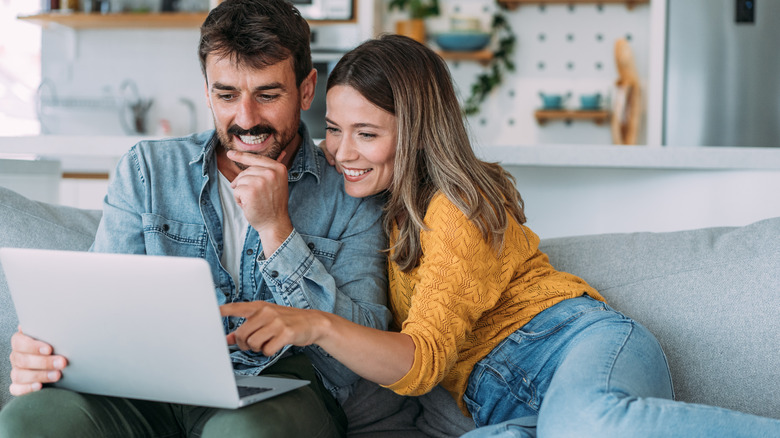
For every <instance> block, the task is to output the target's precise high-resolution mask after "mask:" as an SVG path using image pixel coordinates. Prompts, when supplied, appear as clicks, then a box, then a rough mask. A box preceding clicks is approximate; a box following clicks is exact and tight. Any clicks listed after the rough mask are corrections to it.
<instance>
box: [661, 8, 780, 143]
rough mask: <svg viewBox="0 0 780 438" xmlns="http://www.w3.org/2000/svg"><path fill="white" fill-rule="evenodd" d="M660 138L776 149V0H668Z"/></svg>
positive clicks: (779, 50) (779, 130) (779, 35)
mask: <svg viewBox="0 0 780 438" xmlns="http://www.w3.org/2000/svg"><path fill="white" fill-rule="evenodd" d="M666 29H667V35H666V64H665V70H666V71H665V84H666V85H665V90H664V104H663V105H664V113H663V137H664V139H663V143H664V144H665V145H667V146H754V147H778V146H780V0H667V27H666Z"/></svg>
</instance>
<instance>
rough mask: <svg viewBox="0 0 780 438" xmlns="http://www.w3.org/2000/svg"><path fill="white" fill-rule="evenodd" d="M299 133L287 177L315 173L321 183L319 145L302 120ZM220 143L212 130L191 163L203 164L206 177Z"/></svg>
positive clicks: (296, 177)
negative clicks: (298, 140) (298, 145)
mask: <svg viewBox="0 0 780 438" xmlns="http://www.w3.org/2000/svg"><path fill="white" fill-rule="evenodd" d="M298 134H300V136H301V146H300V147H299V148H298V152H297V153H296V154H295V159H294V160H293V162H292V163H291V164H290V168H289V170H288V172H287V178H288V181H289V182H293V181H299V180H300V179H301V178H302V177H303V174H304V173H310V174H312V175H314V177H315V178H316V179H317V183H318V184H319V182H320V180H321V175H322V169H321V168H320V164H319V161H318V160H317V149H316V148H317V146H315V145H314V141H313V140H312V139H311V135H309V128H308V127H306V124H305V123H304V122H303V121H301V122H300V125H299V126H298ZM218 145H219V138H218V137H217V132H216V130H212V131H211V138H210V139H209V140H208V141H207V142H206V144H205V145H204V146H203V149H202V150H201V151H200V152H199V153H198V154H197V155H195V156H194V157H193V158H192V161H190V165H191V166H192V165H196V164H199V163H200V164H201V166H202V175H203V176H204V177H205V176H207V175H208V174H209V168H210V167H211V165H212V164H211V163H212V162H216V154H215V152H216V150H217V146H218Z"/></svg>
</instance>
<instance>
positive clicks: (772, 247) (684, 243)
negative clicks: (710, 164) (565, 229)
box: [542, 218, 780, 418]
mask: <svg viewBox="0 0 780 438" xmlns="http://www.w3.org/2000/svg"><path fill="white" fill-rule="evenodd" d="M778 237H780V218H774V219H767V220H764V221H760V222H757V223H754V224H751V225H748V226H744V227H725V228H710V229H700V230H691V231H681V232H673V233H631V234H612V235H598V236H580V237H569V238H556V239H549V240H546V241H544V242H543V245H542V250H543V251H545V252H546V253H547V254H548V255H549V256H550V260H551V262H552V264H553V265H554V266H555V267H556V268H557V269H560V270H563V271H567V272H571V273H573V274H575V275H578V276H580V277H582V278H583V279H585V280H586V281H587V282H588V283H590V284H591V285H592V286H594V287H595V288H596V289H598V290H599V292H601V293H602V294H603V295H604V297H605V298H606V299H607V301H608V302H609V303H610V304H611V305H612V307H614V308H615V309H617V310H619V311H621V312H623V313H625V314H626V315H628V316H630V317H632V318H634V319H636V320H637V321H639V322H640V323H642V324H644V325H645V326H646V327H647V328H648V329H650V331H651V332H653V333H654V334H655V335H656V336H657V337H658V339H659V341H660V343H661V345H662V347H663V348H664V351H665V352H666V355H667V358H668V360H669V363H670V367H671V370H672V379H673V382H674V388H675V392H676V397H677V398H678V399H679V400H683V401H688V402H696V403H706V404H712V405H717V406H722V407H726V408H731V409H737V410H740V411H745V412H749V413H754V414H758V415H763V416H769V417H775V418H780V397H778V395H780V367H778V363H780V348H778V347H777V339H780V324H778V322H777V321H778V314H780V245H778Z"/></svg>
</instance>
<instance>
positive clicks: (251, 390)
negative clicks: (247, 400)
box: [238, 386, 271, 398]
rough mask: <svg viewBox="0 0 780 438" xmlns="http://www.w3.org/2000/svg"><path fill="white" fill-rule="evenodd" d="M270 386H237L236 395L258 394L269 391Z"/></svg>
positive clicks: (240, 396)
mask: <svg viewBox="0 0 780 438" xmlns="http://www.w3.org/2000/svg"><path fill="white" fill-rule="evenodd" d="M270 390H271V388H259V387H256V386H238V397H239V398H242V397H246V396H248V395H255V394H260V393H261V392H266V391H270Z"/></svg>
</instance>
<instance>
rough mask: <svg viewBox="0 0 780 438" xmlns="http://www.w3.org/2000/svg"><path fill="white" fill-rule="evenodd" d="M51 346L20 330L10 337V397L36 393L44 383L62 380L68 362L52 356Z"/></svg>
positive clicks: (60, 357) (62, 358)
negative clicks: (63, 370)
mask: <svg viewBox="0 0 780 438" xmlns="http://www.w3.org/2000/svg"><path fill="white" fill-rule="evenodd" d="M53 351H54V349H53V348H52V346H51V345H49V344H47V343H45V342H41V341H38V340H36V339H33V338H31V337H29V336H27V335H25V334H24V333H22V330H21V329H20V330H19V331H18V332H16V333H14V335H13V336H12V337H11V386H10V387H9V390H10V392H11V394H12V395H17V396H18V395H23V394H27V393H28V392H33V391H38V390H40V389H41V388H42V387H43V384H44V383H50V382H56V381H58V380H60V378H62V371H61V370H62V369H63V368H65V366H67V364H68V361H67V360H66V359H65V358H64V357H62V356H56V355H53V354H52V353H53Z"/></svg>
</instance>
